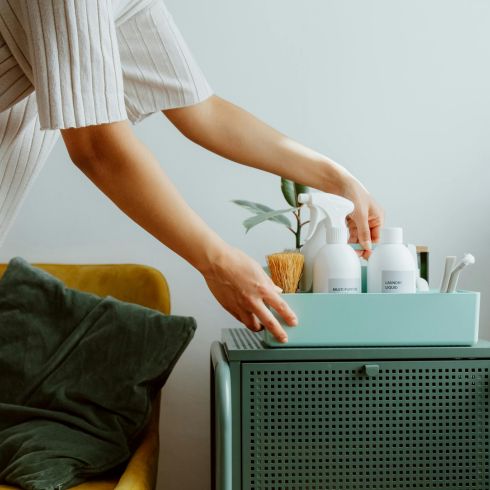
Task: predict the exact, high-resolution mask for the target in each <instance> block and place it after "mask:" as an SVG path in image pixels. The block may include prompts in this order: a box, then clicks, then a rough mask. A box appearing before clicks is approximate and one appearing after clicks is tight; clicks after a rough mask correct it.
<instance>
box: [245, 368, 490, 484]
mask: <svg viewBox="0 0 490 490" xmlns="http://www.w3.org/2000/svg"><path fill="white" fill-rule="evenodd" d="M489 370H490V362H489V361H464V360H461V361H432V362H418V361H409V362H408V361H407V362H402V361H397V362H379V363H376V362H370V363H369V365H368V366H367V367H366V365H365V364H362V363H359V362H354V363H353V362H332V363H325V362H320V363H316V362H307V363H306V362H304V363H301V362H289V363H269V364H267V363H244V364H242V478H243V488H244V489H246V490H279V489H281V490H284V489H287V490H299V489H301V490H303V489H308V490H309V489H311V490H313V489H325V490H327V489H328V490H330V489H332V490H357V489H359V490H360V489H362V490H368V489H370V490H384V489H387V490H388V489H389V490H393V489H426V490H434V489H439V488H444V489H475V490H476V489H478V490H489V489H490V478H489V446H488V444H489V393H488V390H489V386H488V382H489Z"/></svg>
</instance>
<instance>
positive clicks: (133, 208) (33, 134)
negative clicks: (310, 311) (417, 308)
mask: <svg viewBox="0 0 490 490" xmlns="http://www.w3.org/2000/svg"><path fill="white" fill-rule="evenodd" d="M159 111H162V112H163V114H164V115H165V116H166V117H167V118H168V119H169V120H170V121H171V122H172V123H173V124H174V125H175V126H176V127H177V128H178V129H179V130H180V131H181V132H182V134H184V135H185V136H186V137H187V138H189V139H190V140H191V141H193V142H195V143H197V144H199V145H201V146H203V147H204V148H207V149H208V150H210V151H213V152H215V153H217V154H219V155H221V156H223V157H225V158H228V159H230V160H233V161H235V162H238V163H241V164H244V165H248V166H251V167H255V168H258V169H261V170H265V171H268V172H271V173H274V174H277V175H280V176H282V177H285V178H288V179H291V180H294V181H296V182H299V183H302V184H305V185H309V186H311V187H314V188H317V189H320V190H322V191H325V192H330V193H335V194H339V195H342V196H345V197H347V198H348V199H350V200H352V201H353V202H354V204H355V211H354V213H353V214H352V216H351V217H350V220H349V221H350V228H351V240H352V241H354V242H359V243H360V244H361V245H362V247H363V248H364V252H363V254H364V255H365V256H367V255H369V250H370V248H371V241H375V240H377V238H378V231H379V227H380V225H381V224H382V219H383V218H382V212H381V210H380V209H379V207H378V206H377V205H376V203H375V202H374V201H373V199H372V198H371V196H370V195H369V193H368V192H367V191H366V189H365V188H364V187H363V186H362V185H361V184H360V183H359V181H357V180H356V179H355V178H354V177H353V176H352V175H351V174H350V173H349V172H348V171H347V170H345V169H344V168H343V167H341V166H340V165H338V164H336V163H335V162H333V161H332V160H330V159H329V158H327V157H326V156H323V155H321V154H319V153H316V152H314V151H313V150H310V149H308V148H306V147H304V146H303V145H301V144H299V143H297V142H295V141H293V140H291V139H289V138H288V137H286V136H284V135H282V134H280V133H278V132H277V131H275V130H274V129H272V128H270V127H269V126H267V125H266V124H264V123H263V122H261V121H259V120H258V119H256V118H255V117H254V116H252V115H251V114H249V113H247V112H246V111H244V110H243V109H241V108H239V107H237V106H235V105H233V104H231V103H230V102H227V101H225V100H223V99H221V98H219V97H217V96H216V95H213V92H212V90H211V88H210V87H209V85H208V83H207V82H206V80H205V78H204V76H203V74H202V73H201V71H200V69H199V67H198V66H197V64H196V62H195V61H194V59H193V57H192V55H191V54H190V52H189V50H188V48H187V46H186V44H185V42H184V41H183V39H182V37H181V35H180V33H179V31H178V29H177V27H176V26H175V24H174V22H173V20H172V17H171V16H170V15H169V13H168V11H167V10H166V8H165V5H164V4H163V1H162V0H112V1H111V0H77V1H76V2H75V1H73V0H0V158H1V160H0V176H1V179H2V180H1V183H0V239H1V238H2V236H4V235H5V233H6V232H7V230H8V227H9V225H10V224H11V222H12V220H13V218H14V216H15V211H16V209H18V207H19V204H20V202H21V200H22V198H23V196H24V195H25V192H26V190H27V188H28V187H29V185H30V184H31V183H32V181H33V179H34V178H35V176H36V175H37V173H38V172H39V170H40V168H41V166H42V164H43V163H44V161H45V160H46V158H47V156H48V155H49V152H50V150H51V149H52V147H53V145H54V143H55V141H56V139H57V136H58V130H59V132H60V133H61V135H62V137H63V140H64V143H65V145H66V147H67V149H68V152H69V154H70V157H71V159H72V161H73V162H74V163H75V165H77V166H78V167H79V168H80V170H81V171H82V172H83V173H84V174H85V175H86V176H87V177H88V178H89V179H91V180H92V181H93V182H94V183H95V185H97V186H98V187H99V188H100V189H101V190H102V192H104V193H105V194H106V195H107V196H108V197H109V198H110V199H111V200H112V201H113V202H114V203H115V204H116V205H117V206H119V207H120V209H121V210H122V211H123V212H124V213H126V214H127V215H128V216H129V217H131V218H132V219H133V220H134V221H136V222H137V223H139V224H140V225H141V226H142V227H143V228H145V229H146V230H147V231H148V232H149V233H151V234H152V235H153V236H155V237H156V238H157V239H158V240H160V241H161V242H162V243H163V244H165V245H166V246H167V247H169V248H171V249H172V250H173V251H175V252H176V253H178V254H179V255H180V256H181V257H183V258H184V259H185V260H187V261H188V262H189V263H190V264H191V265H192V266H194V267H195V268H196V269H198V270H199V271H200V272H201V273H202V275H203V276H204V278H205V280H206V282H207V284H208V286H209V288H210V290H211V292H212V293H213V294H214V296H215V297H216V299H217V300H218V301H219V302H220V303H221V305H222V306H223V307H224V308H225V309H226V310H228V311H229V312H230V313H231V314H232V315H234V316H235V317H236V318H237V319H238V320H239V321H241V322H242V323H243V324H245V325H246V326H247V327H248V328H249V329H251V330H254V331H258V330H260V329H261V328H262V325H263V326H265V328H267V329H268V330H270V331H271V332H272V333H273V334H274V335H275V336H276V337H277V338H278V340H280V341H283V342H285V341H287V335H286V332H285V331H284V330H283V329H282V328H281V326H280V324H279V322H278V321H277V320H276V319H275V318H274V316H273V315H272V314H271V312H270V311H269V309H268V308H267V306H270V307H272V308H274V309H275V310H276V311H277V312H278V313H279V314H280V315H281V316H282V317H283V318H284V320H285V321H286V323H287V324H288V325H294V324H295V323H296V321H297V320H296V317H295V315H294V312H292V311H291V310H290V309H289V307H288V306H287V305H286V303H285V302H284V301H283V300H282V299H281V297H280V295H279V292H280V291H279V289H278V288H277V287H275V286H274V284H273V283H272V281H271V280H270V279H269V278H268V276H267V275H266V274H265V273H264V272H263V270H262V269H261V267H260V265H259V264H257V263H256V262H255V261H253V260H252V259H251V258H249V257H248V256H246V255H245V254H244V253H243V252H241V251H240V250H237V249H236V248H233V247H231V246H230V245H228V244H227V243H225V242H224V241H223V240H222V239H221V238H220V237H219V236H218V235H217V234H216V233H215V232H213V231H212V230H211V229H210V228H209V227H208V226H207V225H206V224H205V223H204V222H203V221H202V220H201V219H200V218H199V217H198V216H197V215H196V214H195V213H194V212H193V211H192V210H191V209H190V208H189V206H188V205H187V204H186V203H185V202H184V201H183V199H182V198H181V196H180V195H179V194H178V192H177V191H176V189H175V188H174V186H173V185H172V183H171V182H170V181H169V180H168V178H167V177H166V175H165V173H164V172H163V170H162V169H161V168H160V166H159V164H158V162H157V161H156V159H155V157H154V156H153V155H152V153H151V152H150V151H149V149H148V148H146V147H145V146H144V145H143V144H142V143H141V142H140V141H139V140H138V139H137V138H136V136H135V135H134V134H133V131H132V129H131V126H130V124H129V122H132V123H136V122H138V121H140V120H142V119H143V118H144V117H146V116H148V115H149V114H152V113H155V112H159ZM181 223H186V227H185V229H184V228H183V227H182V226H181ZM197 243H198V244H199V246H198V247H196V246H195V244H197Z"/></svg>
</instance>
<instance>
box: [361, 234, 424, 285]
mask: <svg viewBox="0 0 490 490" xmlns="http://www.w3.org/2000/svg"><path fill="white" fill-rule="evenodd" d="M416 269H417V267H416V265H415V262H414V260H413V257H412V254H411V253H410V251H409V250H408V248H407V247H406V246H405V245H404V244H403V230H402V229H401V228H382V229H381V243H380V244H379V245H378V246H377V247H376V248H375V249H374V251H373V253H372V254H371V257H369V262H368V270H367V283H368V284H367V287H368V289H367V290H368V293H392V294H393V293H395V294H396V293H415V291H416V278H417V274H416Z"/></svg>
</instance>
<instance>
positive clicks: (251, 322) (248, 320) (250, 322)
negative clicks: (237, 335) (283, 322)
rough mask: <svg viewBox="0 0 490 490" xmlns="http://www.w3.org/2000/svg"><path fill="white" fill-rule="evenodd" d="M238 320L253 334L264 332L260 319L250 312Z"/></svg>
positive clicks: (242, 314) (246, 312) (243, 314)
mask: <svg viewBox="0 0 490 490" xmlns="http://www.w3.org/2000/svg"><path fill="white" fill-rule="evenodd" d="M238 320H239V321H241V322H242V323H243V324H244V325H245V326H246V327H247V328H248V329H249V330H252V332H260V331H261V330H263V328H262V325H261V324H260V322H259V319H258V318H257V317H256V316H255V315H254V314H253V313H251V312H249V311H245V312H243V313H241V314H240V315H239V318H238Z"/></svg>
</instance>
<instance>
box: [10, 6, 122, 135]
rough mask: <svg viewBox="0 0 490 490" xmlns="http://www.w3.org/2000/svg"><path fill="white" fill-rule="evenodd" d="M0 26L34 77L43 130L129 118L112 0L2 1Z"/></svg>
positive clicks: (26, 70)
mask: <svg viewBox="0 0 490 490" xmlns="http://www.w3.org/2000/svg"><path fill="white" fill-rule="evenodd" d="M0 31H1V33H2V34H3V37H4V38H5V41H6V42H7V44H8V45H9V46H10V47H11V50H12V53H13V55H14V56H15V57H16V59H17V60H19V64H21V62H23V64H24V72H25V73H26V76H27V77H29V78H30V77H32V78H31V82H32V84H33V85H34V87H36V98H37V105H38V110H39V120H40V123H41V128H42V129H59V128H69V127H80V126H88V125H92V124H101V123H107V122H115V121H120V120H123V119H126V118H127V115H126V108H125V105H124V90H123V81H122V71H121V63H120V57H119V51H118V44H117V38H116V31H115V25H114V20H113V12H112V2H111V0H77V1H76V2H75V1H69V0H0ZM26 62H27V65H28V66H26ZM29 68H30V69H29ZM85 86H88V87H91V89H90V90H84V89H83V88H84V87H85Z"/></svg>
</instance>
